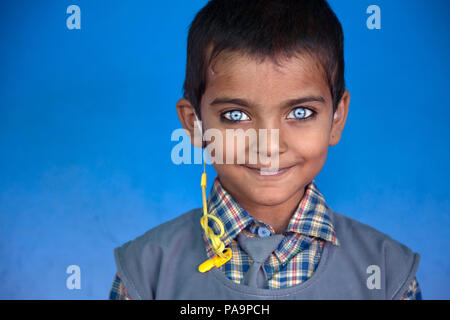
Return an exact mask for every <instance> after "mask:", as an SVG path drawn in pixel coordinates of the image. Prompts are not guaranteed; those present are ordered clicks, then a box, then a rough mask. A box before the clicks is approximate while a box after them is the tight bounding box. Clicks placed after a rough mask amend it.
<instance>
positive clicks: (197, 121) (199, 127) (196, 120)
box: [194, 112, 203, 137]
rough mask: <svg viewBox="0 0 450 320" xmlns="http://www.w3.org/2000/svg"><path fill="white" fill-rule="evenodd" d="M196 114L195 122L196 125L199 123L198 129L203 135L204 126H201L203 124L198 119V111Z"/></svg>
mask: <svg viewBox="0 0 450 320" xmlns="http://www.w3.org/2000/svg"><path fill="white" fill-rule="evenodd" d="M194 115H195V120H194V122H195V123H196V125H197V128H198V131H200V135H201V136H202V137H203V129H202V126H201V124H200V123H201V121H200V120H199V119H198V117H197V113H195V112H194Z"/></svg>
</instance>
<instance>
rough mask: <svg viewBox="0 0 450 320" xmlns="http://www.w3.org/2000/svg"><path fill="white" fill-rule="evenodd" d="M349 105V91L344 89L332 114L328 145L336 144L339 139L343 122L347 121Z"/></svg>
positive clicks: (343, 125)
mask: <svg viewBox="0 0 450 320" xmlns="http://www.w3.org/2000/svg"><path fill="white" fill-rule="evenodd" d="M349 106H350V92H348V91H347V90H345V91H344V94H343V95H342V98H341V100H340V101H339V103H338V106H337V108H336V111H335V113H334V115H333V119H332V123H331V132H330V142H329V145H330V146H334V145H337V144H338V143H339V141H340V140H341V135H342V131H343V130H344V127H345V122H346V121H347V115H348V108H349Z"/></svg>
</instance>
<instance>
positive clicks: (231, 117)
mask: <svg viewBox="0 0 450 320" xmlns="http://www.w3.org/2000/svg"><path fill="white" fill-rule="evenodd" d="M221 116H222V117H223V118H225V119H226V120H228V121H232V122H239V121H247V120H250V117H249V116H248V115H247V114H245V113H244V112H243V111H241V110H230V111H227V112H224V113H222V115H221Z"/></svg>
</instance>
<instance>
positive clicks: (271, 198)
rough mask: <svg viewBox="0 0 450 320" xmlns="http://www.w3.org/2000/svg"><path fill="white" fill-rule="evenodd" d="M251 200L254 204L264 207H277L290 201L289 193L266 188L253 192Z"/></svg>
mask: <svg viewBox="0 0 450 320" xmlns="http://www.w3.org/2000/svg"><path fill="white" fill-rule="evenodd" d="M250 198H251V200H252V201H253V202H255V203H259V204H260V205H264V206H275V205H279V204H282V203H284V202H285V201H286V200H288V199H289V194H288V193H287V192H280V189H279V188H277V189H274V188H264V189H263V190H261V191H259V190H257V189H256V190H255V191H252V194H251V195H250Z"/></svg>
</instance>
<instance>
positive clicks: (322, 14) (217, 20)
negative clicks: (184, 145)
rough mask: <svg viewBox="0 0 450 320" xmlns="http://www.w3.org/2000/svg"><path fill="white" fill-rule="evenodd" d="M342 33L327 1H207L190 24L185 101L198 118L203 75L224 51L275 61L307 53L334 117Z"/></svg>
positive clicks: (340, 73) (340, 76)
mask: <svg viewBox="0 0 450 320" xmlns="http://www.w3.org/2000/svg"><path fill="white" fill-rule="evenodd" d="M343 42H344V35H343V31H342V26H341V23H340V22H339V20H338V18H337V17H336V15H335V14H334V12H333V10H332V9H331V8H330V6H329V5H328V3H327V1H326V0H211V1H209V2H208V3H207V4H206V5H205V6H204V7H203V8H202V9H201V10H200V11H199V12H198V13H197V15H196V16H195V18H194V20H193V21H192V22H191V24H190V26H189V34H188V42H187V61H186V77H185V81H184V84H183V97H184V98H186V99H187V100H189V101H190V103H191V104H192V105H193V107H194V109H195V111H196V113H197V115H198V116H199V117H200V102H201V98H202V96H203V93H204V92H205V89H206V71H207V67H208V66H209V65H210V63H211V62H212V60H213V59H214V58H215V57H217V56H218V55H219V54H220V53H221V52H223V51H231V52H242V53H246V54H249V55H250V56H251V57H255V58H259V59H262V60H264V59H265V58H266V57H269V58H270V59H272V60H273V61H274V62H275V63H277V57H278V56H280V55H283V56H285V57H291V56H293V55H296V54H309V55H310V56H312V57H314V58H315V59H316V62H318V65H319V66H320V67H321V68H322V70H323V71H324V74H325V76H326V80H327V83H328V86H329V88H330V91H331V96H332V99H333V113H334V112H335V111H336V108H337V104H338V102H339V100H340V99H341V97H342V95H343V93H344V90H345V80H344V43H343Z"/></svg>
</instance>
